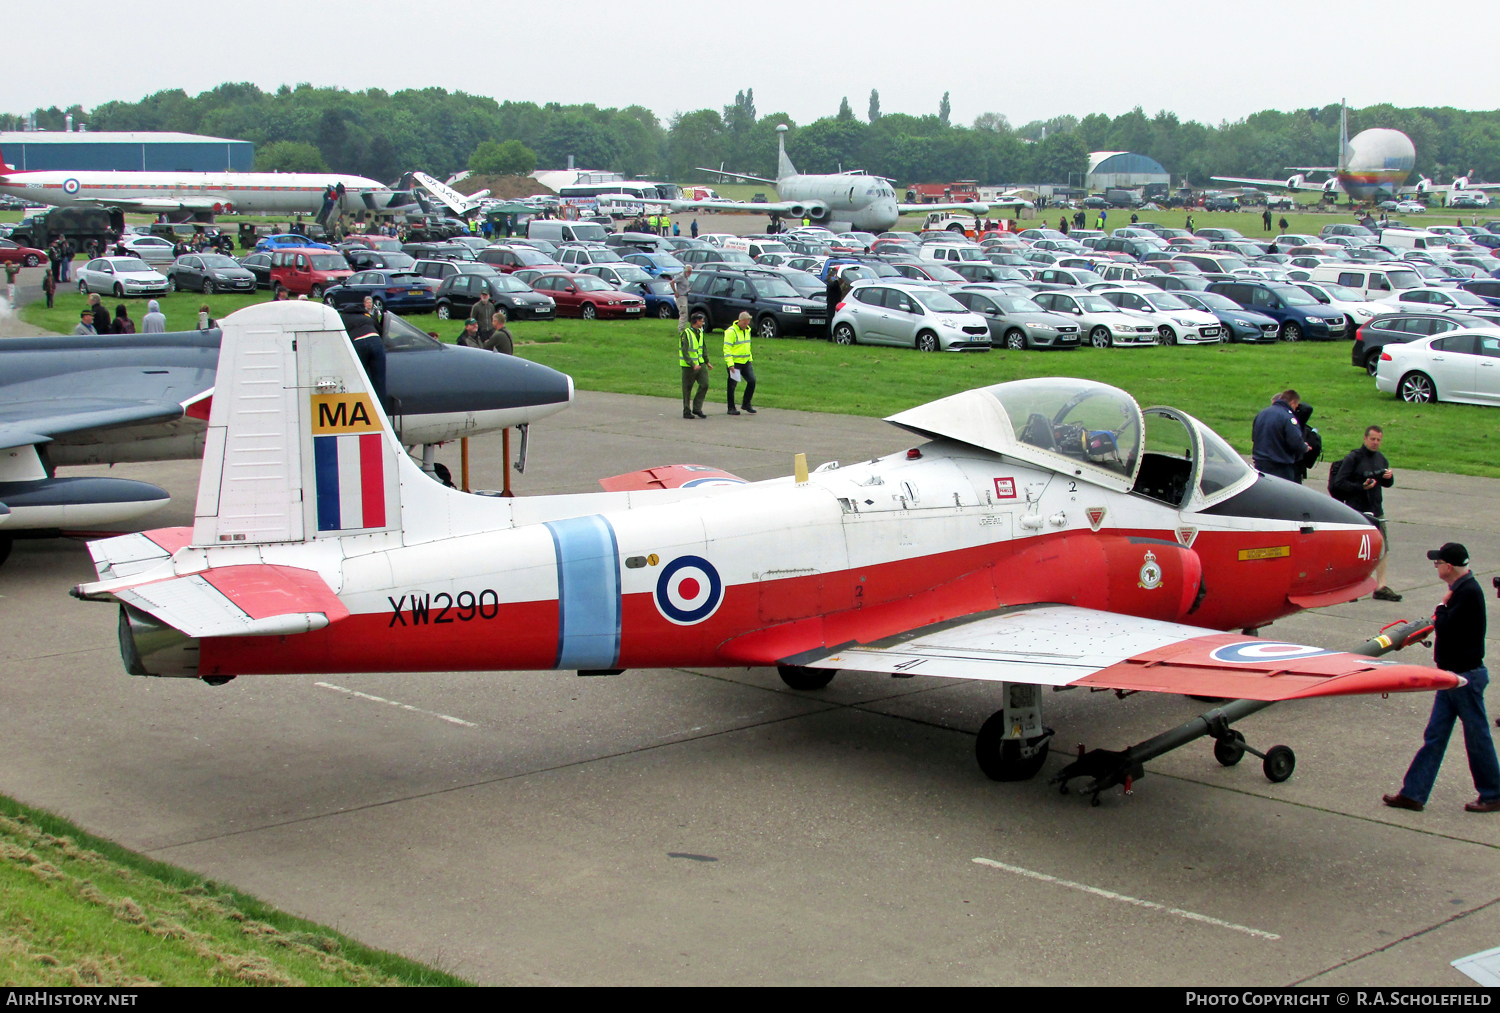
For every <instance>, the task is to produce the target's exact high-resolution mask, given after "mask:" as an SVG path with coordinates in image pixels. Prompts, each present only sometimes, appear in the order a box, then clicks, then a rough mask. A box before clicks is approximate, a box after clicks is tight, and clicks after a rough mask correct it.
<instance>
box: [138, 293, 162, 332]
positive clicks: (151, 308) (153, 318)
mask: <svg viewBox="0 0 1500 1013" xmlns="http://www.w3.org/2000/svg"><path fill="white" fill-rule="evenodd" d="M141 333H142V334H165V333H167V318H166V315H165V314H163V313H162V311H161V303H159V302H157V301H156V300H155V299H152V300H151V301H150V302H148V303H147V304H146V315H145V316H143V317H141Z"/></svg>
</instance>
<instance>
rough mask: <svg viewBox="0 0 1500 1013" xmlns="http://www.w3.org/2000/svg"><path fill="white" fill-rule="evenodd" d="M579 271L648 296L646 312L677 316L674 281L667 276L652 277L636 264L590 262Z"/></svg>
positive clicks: (667, 316)
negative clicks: (673, 289)
mask: <svg viewBox="0 0 1500 1013" xmlns="http://www.w3.org/2000/svg"><path fill="white" fill-rule="evenodd" d="M579 273H580V274H592V275H593V276H594V277H595V278H602V279H604V280H605V281H607V282H609V283H610V284H611V285H613V286H614V287H615V288H617V289H619V290H620V291H621V292H629V293H630V294H631V295H638V296H640V297H641V298H642V299H644V300H646V316H648V317H658V318H660V319H662V320H676V319H677V297H676V295H675V294H674V293H673V291H672V283H671V282H670V281H668V280H667V279H665V278H653V277H652V276H651V275H649V274H647V273H646V270H645V268H641V267H636V266H635V265H634V264H590V265H589V266H588V267H585V268H584V269H583V270H582V271H580V272H579Z"/></svg>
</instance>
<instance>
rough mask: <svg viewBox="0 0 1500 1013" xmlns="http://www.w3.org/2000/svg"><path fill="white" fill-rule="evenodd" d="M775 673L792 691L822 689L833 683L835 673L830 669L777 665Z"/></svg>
mask: <svg viewBox="0 0 1500 1013" xmlns="http://www.w3.org/2000/svg"><path fill="white" fill-rule="evenodd" d="M776 672H777V674H778V675H780V676H781V681H782V682H784V683H786V684H787V685H788V686H790V687H791V688H792V689H802V690H812V689H822V688H823V687H825V686H827V685H828V684H829V683H830V682H832V681H833V677H834V675H835V672H834V670H833V669H831V668H804V667H802V666H801V665H777V666H776Z"/></svg>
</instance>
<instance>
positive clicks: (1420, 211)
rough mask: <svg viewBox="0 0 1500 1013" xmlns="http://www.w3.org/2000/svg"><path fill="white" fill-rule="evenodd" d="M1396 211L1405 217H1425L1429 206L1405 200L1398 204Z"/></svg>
mask: <svg viewBox="0 0 1500 1013" xmlns="http://www.w3.org/2000/svg"><path fill="white" fill-rule="evenodd" d="M1396 210H1397V211H1399V212H1401V213H1402V214H1404V215H1425V214H1426V213H1427V205H1426V204H1423V203H1421V202H1420V201H1414V200H1404V201H1400V202H1398V203H1397V204H1396Z"/></svg>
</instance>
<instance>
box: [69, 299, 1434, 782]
mask: <svg viewBox="0 0 1500 1013" xmlns="http://www.w3.org/2000/svg"><path fill="white" fill-rule="evenodd" d="M222 326H223V331H224V338H223V343H222V352H221V355H220V359H219V374H218V381H217V388H216V393H215V397H214V400H213V407H212V412H211V416H210V419H209V432H208V439H207V443H206V450H205V453H204V461H203V471H202V479H201V484H200V486H199V492H198V503H197V511H196V520H195V523H194V526H193V527H192V528H191V529H187V528H180V529H167V530H161V531H148V532H145V533H143V534H133V535H126V536H123V537H118V538H110V539H105V540H102V541H96V542H92V543H90V551H91V552H92V554H93V557H94V560H95V563H96V566H97V569H98V572H99V578H100V579H99V580H98V581H97V582H95V583H90V584H84V585H81V586H79V587H78V588H76V589H75V590H74V594H75V595H77V596H78V597H80V598H85V599H88V600H93V601H113V602H118V603H120V605H121V610H120V645H121V651H122V654H123V657H124V660H125V666H126V668H127V670H128V671H130V672H131V673H132V674H137V675H175V676H187V677H195V678H200V679H203V680H204V681H206V682H209V683H213V684H218V683H222V682H225V681H228V680H229V679H231V678H234V677H235V676H238V675H251V674H269V673H339V672H389V671H409V672H417V671H431V670H443V671H451V670H479V671H484V670H515V669H543V670H545V669H571V670H576V671H577V672H578V673H579V674H590V675H602V674H614V673H617V672H619V671H621V670H623V669H626V668H657V667H677V666H689V667H701V666H749V665H776V666H778V667H779V669H780V671H781V673H782V676H783V678H784V679H785V680H786V681H787V682H788V683H789V684H790V685H792V686H794V687H796V688H799V689H816V688H820V687H822V686H824V685H826V684H827V683H828V681H829V679H831V678H832V677H833V674H834V672H835V671H836V670H838V669H848V670H856V671H866V672H889V673H891V674H893V675H897V676H905V675H916V674H920V675H930V676H946V677H953V678H962V679H987V680H994V681H1001V682H1005V683H1009V684H1011V685H1009V686H1008V687H1007V688H1006V690H1005V692H1004V699H1005V701H1006V702H1005V709H1003V710H1002V711H1000V712H999V713H997V714H996V716H995V717H994V718H992V719H991V720H990V722H989V723H987V725H986V731H985V733H983V734H982V735H981V737H980V743H979V750H980V759H981V765H982V766H983V767H984V768H985V770H986V772H987V773H989V774H990V775H991V776H994V777H1000V778H1006V779H1016V778H1021V777H1029V776H1031V775H1032V774H1035V773H1036V771H1037V770H1038V769H1040V766H1041V763H1042V760H1043V759H1044V758H1045V755H1046V750H1047V743H1048V738H1049V737H1050V732H1049V731H1047V730H1046V729H1045V728H1044V726H1043V725H1042V723H1041V713H1040V702H1039V700H1040V694H1039V693H1038V692H1037V687H1041V686H1053V687H1070V686H1089V687H1094V688H1109V689H1115V690H1119V691H1133V690H1152V691H1156V692H1164V693H1175V694H1202V695H1208V696H1215V697H1235V698H1243V699H1242V700H1241V703H1244V702H1245V701H1249V702H1251V704H1252V707H1251V709H1254V708H1258V707H1260V706H1262V705H1263V703H1262V702H1264V701H1273V700H1287V699H1294V698H1301V697H1313V696H1327V695H1334V694H1345V693H1384V692H1392V691H1406V690H1429V689H1442V688H1447V687H1451V686H1454V685H1458V684H1460V683H1459V680H1458V678H1457V677H1456V676H1454V675H1451V674H1449V673H1447V672H1442V671H1438V670H1436V669H1433V668H1426V667H1417V666H1412V665H1398V664H1390V663H1387V662H1382V661H1375V660H1372V659H1371V658H1368V657H1362V656H1359V655H1354V654H1345V653H1339V652H1335V651H1329V650H1323V649H1320V648H1317V647H1311V646H1304V645H1300V644H1285V643H1276V642H1272V641H1267V640H1262V639H1258V638H1256V637H1254V636H1251V635H1248V634H1246V633H1235V632H1229V633H1225V632H1221V631H1224V630H1240V629H1247V628H1255V627H1260V626H1263V625H1265V624H1266V623H1269V622H1271V621H1272V620H1274V619H1277V618H1279V617H1281V616H1285V615H1288V614H1290V613H1293V612H1296V611H1298V610H1299V609H1302V608H1308V607H1312V606H1318V605H1326V604H1329V603H1333V602H1339V601H1346V600H1349V599H1352V598H1354V597H1356V596H1358V595H1360V594H1364V593H1367V592H1368V591H1369V590H1370V589H1371V588H1372V586H1373V581H1372V580H1371V577H1370V575H1371V572H1372V571H1373V568H1374V566H1375V563H1376V561H1377V560H1378V559H1379V557H1380V553H1381V548H1382V546H1381V542H1380V535H1379V533H1378V532H1377V531H1376V529H1375V528H1373V527H1372V526H1370V525H1369V524H1368V523H1366V522H1365V520H1364V519H1363V518H1362V517H1361V516H1360V515H1359V514H1357V513H1355V512H1353V511H1352V510H1350V509H1348V508H1347V507H1345V506H1343V505H1342V504H1340V503H1337V502H1335V501H1334V500H1332V499H1330V498H1328V497H1327V496H1323V495H1319V494H1318V493H1315V492H1313V491H1312V490H1309V489H1304V488H1302V487H1301V486H1297V485H1293V484H1291V483H1288V482H1283V481H1281V480H1279V479H1274V478H1266V477H1262V476H1259V475H1257V474H1256V473H1254V472H1253V471H1251V470H1250V469H1249V468H1247V467H1246V466H1245V464H1244V463H1243V462H1242V461H1241V459H1240V457H1239V456H1238V455H1237V454H1236V453H1235V452H1234V451H1233V450H1232V449H1231V448H1230V447H1229V446H1228V445H1227V444H1225V443H1224V441H1223V440H1221V439H1220V438H1219V437H1218V436H1216V435H1215V434H1214V433H1213V432H1211V431H1210V430H1209V429H1208V428H1207V427H1206V426H1204V425H1202V424H1201V423H1199V422H1197V421H1196V420H1195V419H1193V418H1191V417H1190V416H1188V415H1186V414H1184V413H1183V412H1180V411H1177V410H1175V409H1171V408H1149V409H1146V410H1145V411H1144V412H1143V411H1142V410H1141V409H1140V407H1139V406H1138V405H1137V404H1136V403H1135V401H1134V400H1133V399H1131V397H1130V396H1129V395H1128V394H1126V393H1125V392H1124V391H1121V390H1118V389H1116V388H1114V387H1109V386H1106V385H1104V384H1099V383H1092V382H1089V381H1085V380H1074V379H1065V378H1050V379H1036V380H1021V381H1016V382H1012V383H1003V384H997V385H995V386H992V387H986V388H982V389H978V390H971V391H966V392H964V393H961V394H956V395H954V396H952V397H948V398H944V399H942V400H940V401H934V402H932V403H931V404H926V405H922V406H920V407H917V408H913V409H911V410H909V411H905V412H902V413H900V414H898V415H894V416H892V417H891V418H890V419H889V420H888V421H890V422H892V423H894V424H895V425H898V426H901V427H902V428H905V429H907V430H910V431H911V432H913V433H916V434H918V435H920V436H922V437H924V438H926V440H927V441H928V442H924V443H923V444H922V445H921V446H919V447H916V448H914V449H912V450H910V451H907V452H906V453H904V454H896V455H892V456H890V457H885V458H881V459H878V460H873V461H868V462H864V463H860V464H856V465H852V466H848V467H840V466H838V465H837V464H826V465H824V466H823V467H821V468H819V469H818V470H817V471H816V472H814V473H812V474H811V475H809V474H807V473H806V468H805V465H800V466H799V468H798V474H796V475H794V476H792V477H788V478H782V479H776V480H772V481H766V482H754V483H740V484H735V483H736V480H735V479H734V478H733V476H725V475H723V473H720V472H711V473H708V474H704V473H702V472H695V471H693V470H691V469H685V468H677V469H655V470H653V471H652V472H650V473H645V474H642V475H640V476H638V477H637V479H635V480H630V479H629V478H628V477H617V478H616V479H614V480H611V485H612V486H614V488H615V489H616V490H618V491H607V492H599V493H590V494H582V495H569V496H538V497H530V498H521V499H514V500H502V499H493V498H487V497H480V496H472V495H465V494H463V493H460V492H456V491H453V490H451V489H447V488H444V487H443V486H441V485H439V484H438V483H437V482H435V481H433V480H432V479H430V478H428V477H427V476H426V475H425V474H423V473H422V472H421V470H420V469H419V468H418V466H417V465H416V464H415V463H414V462H413V461H412V460H411V459H410V458H409V457H408V456H407V455H406V454H405V453H403V452H402V449H401V447H400V445H399V443H398V442H397V440H396V439H395V437H394V435H393V433H392V432H391V427H390V424H389V422H388V420H387V419H386V417H385V415H384V414H383V413H382V412H381V410H380V405H379V402H378V400H376V399H374V398H372V397H371V396H370V392H369V389H368V385H367V381H366V378H365V373H364V370H363V369H361V368H360V365H359V363H358V361H357V360H356V358H355V355H354V352H353V350H352V347H351V345H350V343H349V339H348V337H347V336H346V334H345V331H344V328H343V326H342V324H341V323H340V321H339V318H338V316H337V315H336V314H334V313H333V312H332V311H331V310H330V311H328V312H327V314H326V319H325V320H323V321H322V323H321V324H317V323H313V322H310V321H308V322H300V323H295V324H293V323H285V322H280V321H278V320H277V319H275V318H274V317H273V316H272V315H271V314H270V313H268V312H267V309H266V307H264V306H261V307H250V308H248V309H244V310H241V311H239V312H238V313H235V314H233V315H231V316H229V317H228V318H226V319H225V320H223V321H222ZM695 476H696V477H695ZM700 478H701V479H705V480H702V481H699V479H700ZM632 482H633V484H636V485H638V486H639V487H640V488H636V489H623V490H621V486H622V485H629V484H632ZM695 482H696V483H697V484H695ZM668 484H675V485H678V486H680V487H678V488H663V487H662V486H664V485H668ZM1231 706H1233V705H1231ZM1244 713H1248V710H1246V711H1244ZM1215 714H1217V715H1218V716H1217V717H1215V716H1214V715H1215ZM1237 716H1242V713H1241V712H1239V711H1235V712H1230V710H1229V709H1227V708H1226V709H1225V711H1224V712H1213V713H1211V714H1210V715H1206V716H1205V719H1206V725H1207V727H1208V731H1207V732H1206V734H1213V735H1214V736H1215V737H1216V738H1218V739H1219V740H1220V744H1221V746H1223V747H1224V748H1225V749H1226V750H1229V751H1231V752H1232V751H1233V748H1236V747H1235V745H1234V744H1235V742H1236V741H1238V742H1239V743H1241V744H1242V743H1243V741H1244V740H1243V738H1237V736H1238V733H1236V732H1232V731H1231V730H1229V729H1228V727H1227V722H1228V720H1230V719H1233V718H1235V717H1237ZM1196 734H1205V732H1204V731H1199V732H1197V733H1196ZM1239 748H1241V750H1242V751H1243V749H1244V748H1247V747H1242V746H1241V747H1239ZM1278 748H1281V749H1284V748H1285V747H1278ZM1252 751H1253V750H1252ZM1108 755H1109V756H1112V757H1118V756H1121V755H1123V754H1108ZM1288 755H1289V752H1288ZM1233 758H1234V759H1235V760H1237V759H1238V755H1235V756H1234V757H1233ZM1126 759H1127V760H1128V761H1129V763H1127V764H1126V765H1125V766H1123V767H1121V768H1120V770H1121V771H1123V776H1126V777H1128V776H1129V775H1130V771H1131V769H1133V768H1132V767H1131V764H1134V765H1135V767H1137V768H1138V762H1137V761H1139V759H1141V755H1140V754H1138V753H1137V754H1132V755H1131V756H1130V757H1127V758H1126ZM1267 762H1268V767H1267V772H1268V774H1269V773H1271V766H1270V762H1271V761H1269V760H1268V761H1267ZM1280 769H1284V771H1285V773H1290V768H1289V766H1287V765H1286V764H1282V767H1281V768H1280ZM1072 776H1077V772H1076V771H1075V773H1074V775H1072ZM1136 776H1139V775H1138V774H1137V775H1136ZM1278 779H1279V778H1278ZM1096 783H1098V782H1096ZM1112 783H1118V779H1116V781H1115V782H1112Z"/></svg>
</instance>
